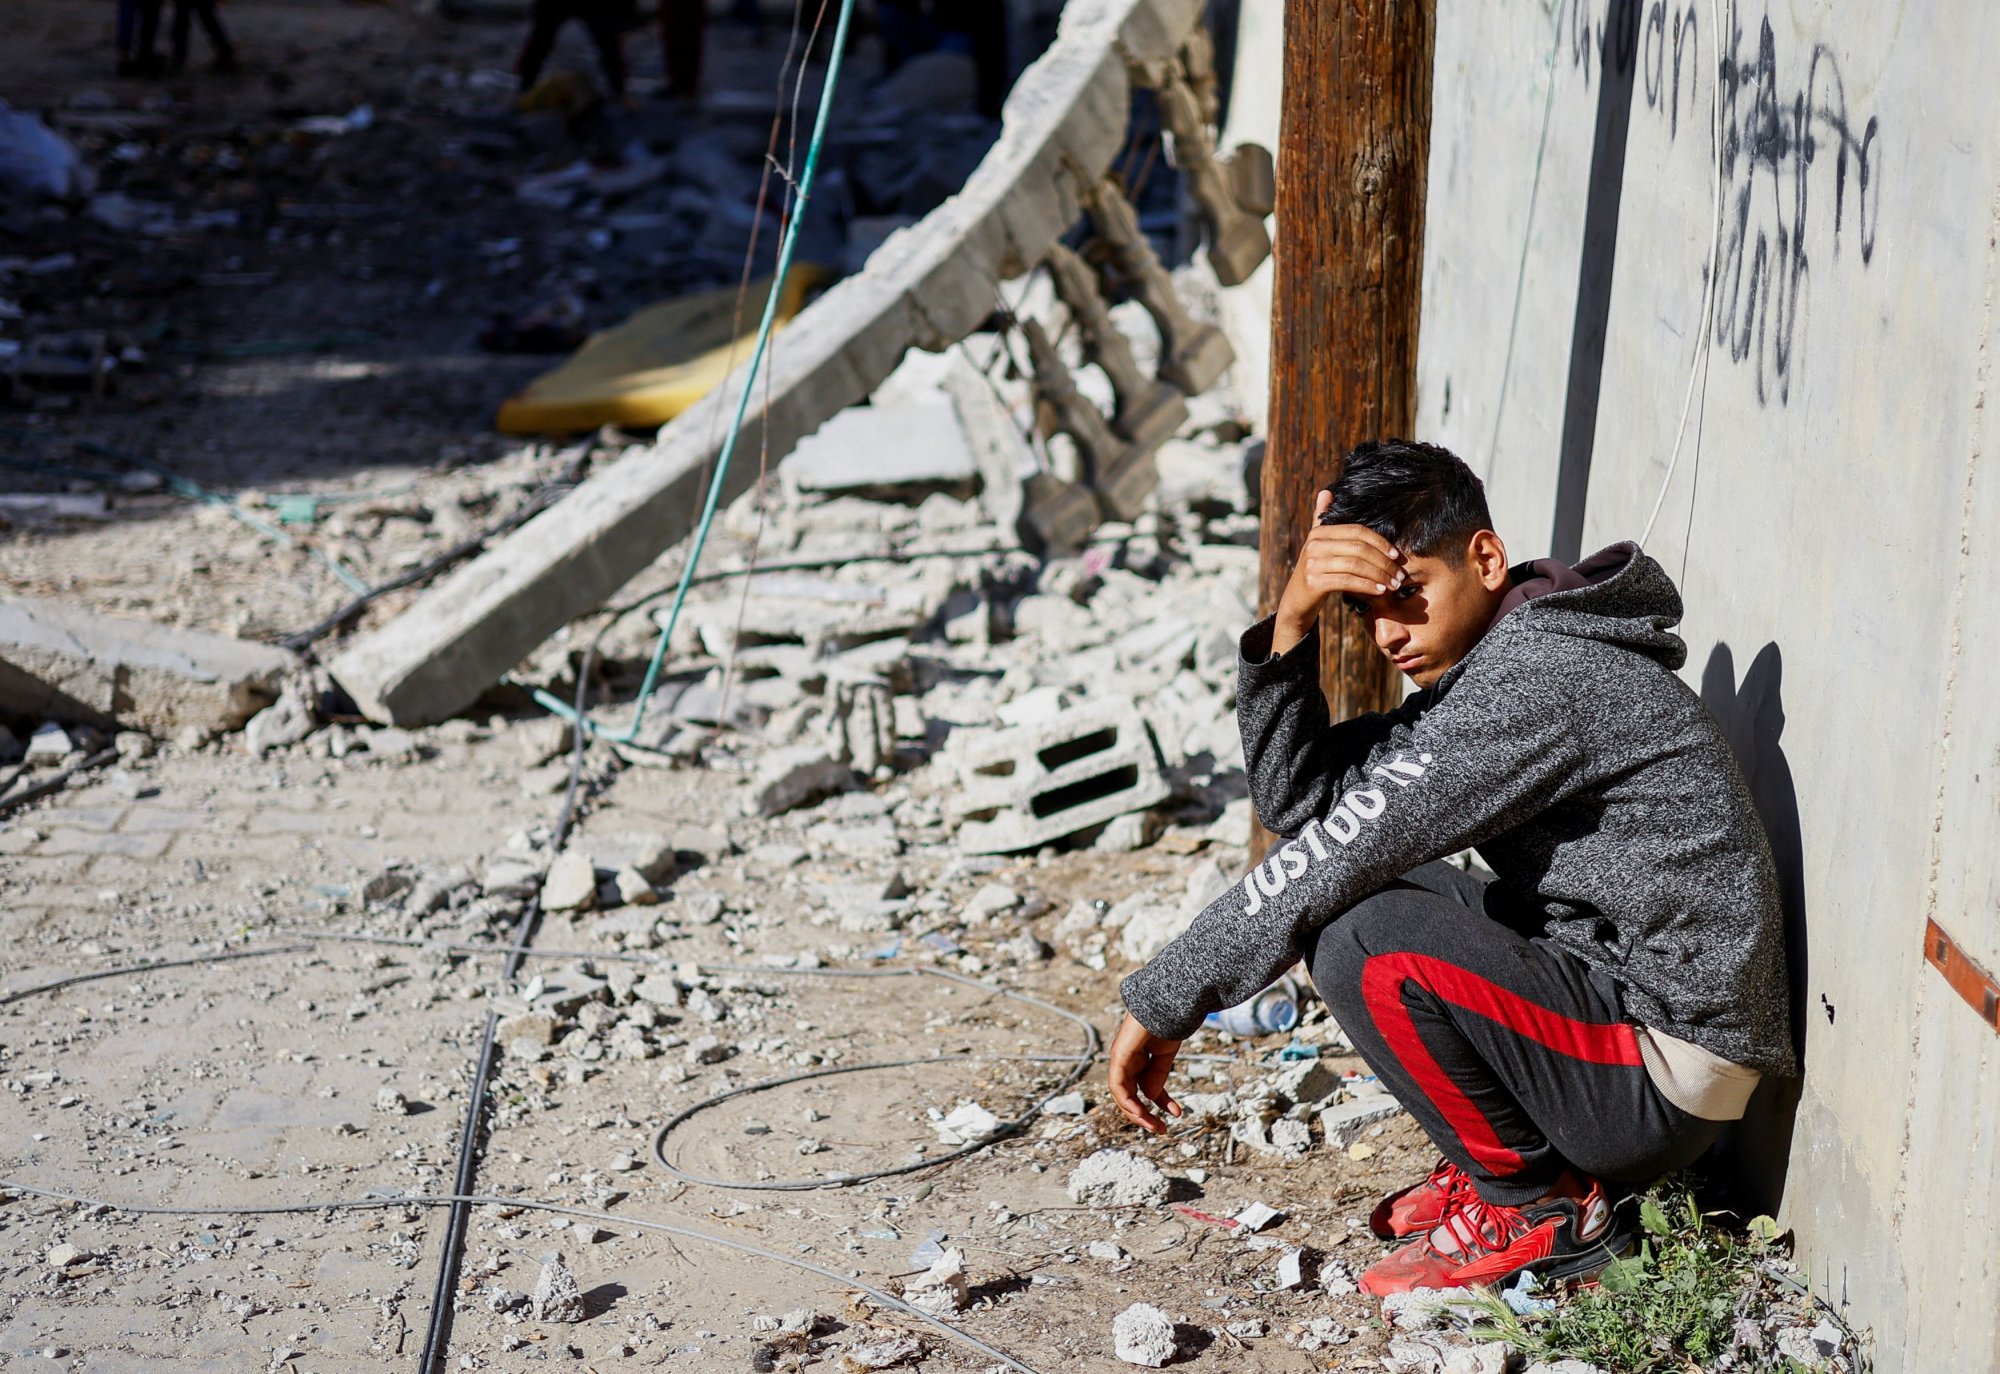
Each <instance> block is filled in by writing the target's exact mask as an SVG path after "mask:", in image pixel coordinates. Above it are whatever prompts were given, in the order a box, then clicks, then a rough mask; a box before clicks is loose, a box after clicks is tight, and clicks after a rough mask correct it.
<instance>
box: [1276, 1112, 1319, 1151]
mask: <svg viewBox="0 0 2000 1374" xmlns="http://www.w3.org/2000/svg"><path fill="white" fill-rule="evenodd" d="M1270 1140H1271V1148H1272V1149H1274V1150H1276V1151H1277V1152H1278V1153H1279V1154H1281V1155H1284V1156H1285V1157H1286V1158H1288V1159H1289V1158H1296V1157H1297V1156H1299V1155H1302V1154H1304V1153H1305V1152H1306V1151H1307V1150H1310V1149H1311V1148H1312V1127H1310V1126H1308V1125H1306V1123H1305V1122H1303V1121H1293V1120H1291V1119H1290V1118H1289V1117H1286V1118H1282V1119H1280V1120H1277V1121H1273V1122H1272V1123H1271V1134H1270Z"/></svg>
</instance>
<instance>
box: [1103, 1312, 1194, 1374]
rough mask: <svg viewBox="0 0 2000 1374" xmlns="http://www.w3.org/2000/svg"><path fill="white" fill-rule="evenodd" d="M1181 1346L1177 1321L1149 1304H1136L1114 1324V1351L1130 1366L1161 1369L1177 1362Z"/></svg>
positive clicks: (1113, 1321) (1112, 1328) (1112, 1345)
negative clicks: (1176, 1336) (1176, 1355)
mask: <svg viewBox="0 0 2000 1374" xmlns="http://www.w3.org/2000/svg"><path fill="white" fill-rule="evenodd" d="M1177 1345H1178V1342H1176V1341H1175V1339H1174V1319H1173V1318H1172V1317H1169V1316H1168V1315H1167V1314H1166V1313H1164V1312H1162V1311H1161V1310H1160V1309H1159V1308H1157V1307H1153V1306H1150V1305H1148V1304H1146V1303H1143V1302H1135V1303H1133V1304H1132V1305H1131V1306H1130V1307H1128V1308H1126V1309H1125V1310H1124V1311H1123V1312H1120V1313H1119V1314H1118V1315H1117V1317H1115V1318H1114V1319H1113V1320H1112V1322H1111V1348H1112V1350H1113V1352H1114V1353H1116V1355H1117V1356H1118V1358H1119V1359H1121V1360H1123V1361H1125V1363H1127V1364H1138V1365H1144V1366H1146V1367H1147V1368H1148V1369H1158V1368H1160V1367H1161V1366H1162V1365H1164V1364H1166V1363H1167V1361H1169V1360H1171V1359H1173V1357H1174V1351H1175V1349H1176V1348H1177Z"/></svg>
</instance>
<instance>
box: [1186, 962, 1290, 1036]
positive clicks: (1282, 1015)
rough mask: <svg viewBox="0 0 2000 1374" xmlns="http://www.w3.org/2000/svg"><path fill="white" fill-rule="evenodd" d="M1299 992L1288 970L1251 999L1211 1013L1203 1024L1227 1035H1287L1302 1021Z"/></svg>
mask: <svg viewBox="0 0 2000 1374" xmlns="http://www.w3.org/2000/svg"><path fill="white" fill-rule="evenodd" d="M1299 995H1300V994H1299V985H1298V983H1297V982H1296V981H1294V980H1293V978H1292V976H1291V975H1290V974H1289V973H1288V974H1286V975H1285V976H1284V977H1282V978H1280V979H1279V980H1278V981H1277V982H1275V983H1273V984H1271V986H1269V987H1268V988H1265V989H1264V990H1263V991H1262V992H1260V993H1258V994H1257V995H1256V996H1255V997H1252V998H1251V999H1250V1000H1249V1001H1247V1002H1243V1003H1241V1004H1239V1005H1237V1006H1233V1007H1228V1008H1225V1009H1224V1010H1222V1011H1212V1012H1210V1013H1209V1014H1208V1017H1207V1019H1206V1020H1205V1021H1204V1023H1203V1024H1205V1025H1207V1026H1208V1027H1209V1028H1210V1029H1211V1030H1219V1031H1221V1032H1222V1033H1223V1034H1224V1035H1237V1036H1243V1037H1246V1038H1247V1037H1250V1036H1255V1035H1283V1034H1284V1033H1285V1032H1287V1031H1289V1030H1291V1029H1292V1028H1293V1027H1294V1026H1296V1025H1298V1024H1299Z"/></svg>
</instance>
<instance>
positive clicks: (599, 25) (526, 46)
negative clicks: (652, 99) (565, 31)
mask: <svg viewBox="0 0 2000 1374" xmlns="http://www.w3.org/2000/svg"><path fill="white" fill-rule="evenodd" d="M624 8H625V7H624V5H623V3H622V0H535V4H534V9H533V11H532V12H531V14H530V17H529V20H528V40H527V42H525V43H523V44H522V45H521V55H520V57H519V58H517V59H516V60H515V63H514V71H515V73H516V74H517V75H518V76H519V77H520V78H521V89H522V90H523V91H527V90H530V89H532V88H533V87H534V84H535V83H536V82H537V81H539V80H541V76H542V64H543V63H545V62H547V61H548V60H549V54H550V53H551V52H553V51H554V50H555V46H556V35H557V34H558V33H559V32H561V31H562V26H563V25H564V24H566V23H568V22H569V21H570V20H572V19H574V20H576V21H578V22H579V23H581V24H582V25H583V27H584V29H585V30H586V31H587V32H588V33H589V34H590V41H591V42H592V43H593V44H595V45H596V47H597V60H598V62H599V63H600V64H602V65H603V67H604V80H605V83H606V84H607V85H609V86H610V88H611V96H612V98H613V99H614V100H621V101H622V100H623V99H624V98H625V53H624V50H623V48H622V46H621V42H622V40H621V36H620V34H619V29H620V28H621V23H620V20H621V18H622V14H623V12H624ZM663 12H664V10H663Z"/></svg>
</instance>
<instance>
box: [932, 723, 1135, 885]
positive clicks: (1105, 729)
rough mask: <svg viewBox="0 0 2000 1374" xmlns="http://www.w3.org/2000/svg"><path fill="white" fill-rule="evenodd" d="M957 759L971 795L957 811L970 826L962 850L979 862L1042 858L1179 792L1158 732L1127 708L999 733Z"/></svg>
mask: <svg viewBox="0 0 2000 1374" xmlns="http://www.w3.org/2000/svg"><path fill="white" fill-rule="evenodd" d="M953 752H954V753H955V755H956V757H957V760H958V762H959V765H960V768H961V771H962V774H963V778H964V788H963V790H962V791H961V792H960V793H959V795H957V796H956V797H954V798H952V800H951V802H950V810H951V811H952V812H953V813H955V814H956V815H958V816H960V817H963V818H964V824H963V826H962V827H961V829H960V830H959V844H960V846H961V847H962V848H963V849H964V850H965V851H966V852H968V853H973V854H1004V853H1011V852H1014V851H1017V850H1023V849H1033V848H1035V847H1036V846H1038V845H1044V844H1048V843H1050V842H1052V841H1054V840H1059V839H1061V838H1063V837H1064V836H1065V835H1073V834H1075V833H1076V832H1077V831H1079V830H1083V829H1087V828H1088V827H1090V826H1093V825H1100V824H1102V823H1103V822H1105V821H1108V820H1111V819H1112V818H1113V817H1115V816H1122V815H1124V814H1125V813H1126V812H1128V811H1141V810H1144V809H1145V808H1146V807H1149V806H1155V805H1157V804H1159V803H1160V802H1162V801H1165V800H1166V798H1167V795H1168V793H1169V791H1170V790H1171V789H1170V788H1169V787H1168V785H1167V782H1166V779H1165V778H1163V777H1162V776H1161V774H1160V762H1159V753H1158V750H1157V748H1156V747H1155V745H1154V743H1153V736H1152V733H1151V731H1149V730H1148V729H1147V728H1146V724H1145V722H1144V721H1143V720H1141V719H1140V718H1139V716H1138V713H1137V711H1136V709H1135V708H1134V707H1133V705H1132V703H1131V702H1130V701H1126V700H1109V701H1103V702H1098V703H1096V704H1093V705H1090V706H1085V707H1082V708H1080V709H1078V710H1075V711H1071V712H1068V713H1067V714H1065V715H1063V716H1061V717H1059V718H1057V719H1056V720H1053V721H1049V722H1047V723H1045V724H1040V725H1026V726H1021V727H1018V728H1016V729H1012V730H1001V731H997V732H994V733H992V734H989V735H986V736H984V737H981V738H977V739H972V740H968V741H966V742H965V743H964V744H963V745H962V746H958V747H956V748H955V749H954V751H953Z"/></svg>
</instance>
